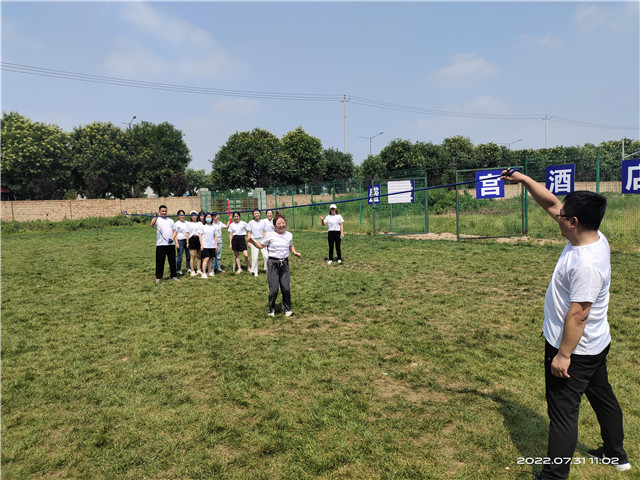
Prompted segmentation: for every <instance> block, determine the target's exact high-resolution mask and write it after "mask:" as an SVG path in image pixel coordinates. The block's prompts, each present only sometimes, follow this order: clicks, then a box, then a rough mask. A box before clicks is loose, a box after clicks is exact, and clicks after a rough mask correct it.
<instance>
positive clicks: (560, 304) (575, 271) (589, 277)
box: [501, 169, 631, 480]
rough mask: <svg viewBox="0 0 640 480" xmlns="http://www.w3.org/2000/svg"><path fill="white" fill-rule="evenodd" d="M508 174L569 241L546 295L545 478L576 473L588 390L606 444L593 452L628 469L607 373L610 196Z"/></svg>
mask: <svg viewBox="0 0 640 480" xmlns="http://www.w3.org/2000/svg"><path fill="white" fill-rule="evenodd" d="M501 178H502V179H504V180H509V181H511V182H515V183H521V184H522V185H524V187H525V188H526V189H527V190H528V191H529V193H530V194H531V196H532V197H533V199H534V200H535V201H536V203H538V205H540V206H541V207H542V208H543V209H544V210H545V211H546V212H547V213H548V214H549V215H550V216H551V218H553V219H554V220H555V221H556V222H558V226H559V227H560V232H561V233H562V236H563V237H564V238H566V239H567V240H568V241H567V245H566V246H565V248H564V250H563V251H562V254H561V255H560V258H559V259H558V263H557V264H556V267H555V269H554V271H553V275H552V277H551V282H550V283H549V287H548V288H547V293H546V295H545V301H544V324H543V333H544V337H545V339H546V346H545V361H544V366H545V391H546V398H547V411H548V414H549V443H548V447H547V448H548V450H547V457H548V458H549V462H548V463H547V464H545V465H544V467H543V468H542V472H541V473H540V475H539V476H538V478H539V479H546V480H551V479H554V480H555V479H565V478H567V477H568V476H569V467H570V464H571V461H572V458H573V454H574V451H575V448H576V443H577V441H578V413H579V409H580V400H581V398H582V394H583V393H584V394H585V395H586V396H587V398H588V399H589V403H590V404H591V406H592V407H593V410H594V411H595V412H596V416H597V418H598V423H599V424H600V432H601V434H602V442H603V443H602V446H600V448H597V449H594V450H589V455H591V456H592V457H594V458H595V459H598V460H597V461H601V463H606V464H610V465H613V466H614V467H615V468H616V470H618V471H625V470H629V469H630V468H631V465H630V464H629V461H628V459H627V454H626V452H625V450H624V448H623V438H624V433H623V428H622V410H621V409H620V405H619V404H618V400H617V399H616V396H615V395H614V393H613V389H612V388H611V385H610V384H609V379H608V374H607V353H608V352H609V346H610V343H611V335H610V334H609V322H608V321H607V309H608V306H609V284H610V283H611V264H610V259H609V257H610V253H609V243H608V242H607V239H606V238H605V236H604V235H603V234H602V233H601V232H600V231H599V228H600V222H601V221H602V218H603V217H604V213H605V210H606V207H607V200H606V199H605V198H604V197H603V196H601V195H598V194H596V193H593V192H587V191H576V192H572V193H570V194H568V195H567V196H566V197H565V199H564V203H562V202H560V200H558V199H557V198H556V196H555V195H554V194H553V193H551V192H550V191H549V190H547V189H546V188H545V187H544V186H542V185H541V184H539V183H538V182H536V181H534V180H533V179H532V178H530V177H528V176H527V175H524V174H522V173H520V172H518V171H514V170H511V169H510V170H508V171H507V170H505V171H503V172H502V177H501Z"/></svg>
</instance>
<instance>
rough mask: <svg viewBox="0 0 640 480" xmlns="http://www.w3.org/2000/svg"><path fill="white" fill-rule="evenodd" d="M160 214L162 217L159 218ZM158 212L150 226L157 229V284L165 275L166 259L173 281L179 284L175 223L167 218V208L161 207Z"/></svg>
mask: <svg viewBox="0 0 640 480" xmlns="http://www.w3.org/2000/svg"><path fill="white" fill-rule="evenodd" d="M158 212H159V213H160V216H158ZM158 212H154V213H153V218H152V219H151V223H150V225H151V226H152V227H153V228H155V229H156V283H160V281H161V280H162V277H163V275H164V259H165V258H167V259H168V260H169V272H170V274H171V280H175V281H176V282H179V281H180V279H179V278H178V274H177V273H176V247H175V241H176V235H177V234H178V232H177V230H176V227H175V223H174V221H173V220H172V219H170V218H169V217H167V212H168V210H167V206H166V205H160V208H158Z"/></svg>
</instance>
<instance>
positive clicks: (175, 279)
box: [171, 277, 180, 282]
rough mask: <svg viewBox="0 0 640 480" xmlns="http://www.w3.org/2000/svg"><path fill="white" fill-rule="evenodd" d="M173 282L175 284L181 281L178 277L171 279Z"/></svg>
mask: <svg viewBox="0 0 640 480" xmlns="http://www.w3.org/2000/svg"><path fill="white" fill-rule="evenodd" d="M171 280H173V281H174V282H179V281H180V279H179V278H178V277H171Z"/></svg>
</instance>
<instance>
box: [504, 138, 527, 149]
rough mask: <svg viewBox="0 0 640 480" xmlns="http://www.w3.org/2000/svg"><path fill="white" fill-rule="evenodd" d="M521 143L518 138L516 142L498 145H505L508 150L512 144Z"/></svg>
mask: <svg viewBox="0 0 640 480" xmlns="http://www.w3.org/2000/svg"><path fill="white" fill-rule="evenodd" d="M521 141H522V139H521V138H519V139H518V140H515V141H513V142H509V143H501V144H500V145H505V146H506V147H507V148H508V149H511V145H513V144H514V143H518V142H521Z"/></svg>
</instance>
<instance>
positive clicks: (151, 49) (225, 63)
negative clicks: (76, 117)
mask: <svg viewBox="0 0 640 480" xmlns="http://www.w3.org/2000/svg"><path fill="white" fill-rule="evenodd" d="M119 12H120V17H121V18H122V19H123V20H124V21H125V23H127V24H129V25H130V26H131V27H133V30H132V31H131V32H130V34H129V35H130V36H131V37H132V38H130V39H127V41H126V42H123V41H122V40H121V39H120V41H118V42H117V48H116V50H117V51H116V52H114V53H112V54H111V55H109V56H108V57H107V62H106V66H107V68H108V69H109V70H110V72H111V73H112V74H117V75H121V76H126V77H130V78H149V77H150V76H151V75H168V74H171V77H172V78H176V77H178V78H180V77H184V78H186V79H187V80H194V79H195V80H198V79H209V78H216V79H221V78H227V79H234V78H237V77H238V76H241V75H245V74H247V72H248V71H249V67H248V66H247V64H246V63H245V62H243V61H242V60H239V59H236V58H234V57H233V56H232V55H231V53H230V52H228V51H227V49H225V48H224V47H222V46H221V45H220V44H219V43H218V42H217V41H216V40H215V39H214V38H213V37H212V36H211V34H209V32H207V31H206V30H203V29H202V28H199V27H197V26H196V25H193V24H191V23H189V22H187V21H185V20H182V19H180V18H175V17H172V16H169V15H167V14H165V13H163V12H162V11H161V10H160V8H157V9H156V8H154V7H152V6H151V5H149V4H145V3H133V2H132V3H127V4H125V5H123V6H122V8H121V9H120V11H119ZM133 37H135V38H136V39H135V40H134V39H133ZM143 41H144V42H145V43H144V46H143V43H142V42H143Z"/></svg>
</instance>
